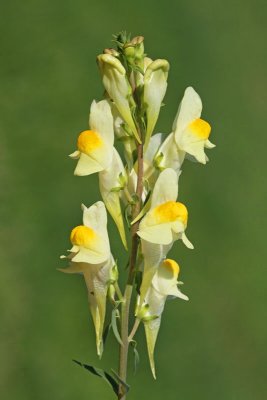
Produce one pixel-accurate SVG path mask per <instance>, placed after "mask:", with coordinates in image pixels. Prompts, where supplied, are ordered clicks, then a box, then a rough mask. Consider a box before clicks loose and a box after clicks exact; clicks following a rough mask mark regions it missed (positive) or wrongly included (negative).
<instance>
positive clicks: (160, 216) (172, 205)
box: [154, 201, 188, 225]
mask: <svg viewBox="0 0 267 400" xmlns="http://www.w3.org/2000/svg"><path fill="white" fill-rule="evenodd" d="M154 215H155V218H156V221H157V223H159V224H160V223H161V224H163V223H165V222H174V221H177V220H180V221H181V222H183V224H184V225H186V224H187V219H188V211H187V208H186V206H185V205H184V204H182V203H179V202H175V201H167V202H166V203H163V204H160V205H159V206H157V207H156V208H155V209H154Z"/></svg>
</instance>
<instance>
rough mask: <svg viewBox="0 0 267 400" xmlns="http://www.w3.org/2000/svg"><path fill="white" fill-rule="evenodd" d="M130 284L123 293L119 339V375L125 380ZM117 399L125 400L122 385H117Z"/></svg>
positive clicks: (131, 288)
mask: <svg viewBox="0 0 267 400" xmlns="http://www.w3.org/2000/svg"><path fill="white" fill-rule="evenodd" d="M132 290H133V287H132V285H126V289H125V294H124V302H123V303H122V306H121V340H122V343H123V345H122V346H120V368H119V376H120V378H121V379H122V380H123V381H124V382H126V378H127V361H128V349H129V342H128V329H129V309H130V304H131V297H132ZM118 399H120V400H125V399H126V393H125V388H124V386H123V385H121V384H120V385H119V393H118Z"/></svg>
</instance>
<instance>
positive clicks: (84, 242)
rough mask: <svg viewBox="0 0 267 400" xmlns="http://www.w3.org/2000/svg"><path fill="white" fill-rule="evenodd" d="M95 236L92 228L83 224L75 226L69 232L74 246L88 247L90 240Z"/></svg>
mask: <svg viewBox="0 0 267 400" xmlns="http://www.w3.org/2000/svg"><path fill="white" fill-rule="evenodd" d="M95 237H96V234H95V232H94V231H93V229H91V228H88V227H87V226H84V225H79V226H76V227H75V228H74V229H72V231H71V234H70V240H71V243H72V244H73V245H74V246H75V245H76V246H82V247H86V248H90V244H91V242H92V240H94V239H95Z"/></svg>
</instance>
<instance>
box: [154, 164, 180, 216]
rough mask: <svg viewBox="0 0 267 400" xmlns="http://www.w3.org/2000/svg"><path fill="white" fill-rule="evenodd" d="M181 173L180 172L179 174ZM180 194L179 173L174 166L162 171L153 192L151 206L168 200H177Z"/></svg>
mask: <svg viewBox="0 0 267 400" xmlns="http://www.w3.org/2000/svg"><path fill="white" fill-rule="evenodd" d="M179 175H180V174H179ZM177 196H178V175H177V173H176V172H175V171H174V170H173V169H172V168H166V169H165V170H164V171H162V172H161V173H160V175H159V177H158V179H157V181H156V183H155V187H154V190H153V193H152V202H151V208H154V207H156V206H158V205H160V204H162V203H166V202H167V201H176V199H177Z"/></svg>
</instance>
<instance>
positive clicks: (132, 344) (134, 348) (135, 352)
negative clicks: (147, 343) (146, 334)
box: [131, 340, 140, 375]
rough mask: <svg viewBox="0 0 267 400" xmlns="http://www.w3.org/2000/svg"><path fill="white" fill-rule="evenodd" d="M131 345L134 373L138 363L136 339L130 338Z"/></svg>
mask: <svg viewBox="0 0 267 400" xmlns="http://www.w3.org/2000/svg"><path fill="white" fill-rule="evenodd" d="M131 346H132V348H133V353H134V375H135V374H136V371H137V368H138V365H139V363H140V356H139V353H138V351H137V342H136V340H132V341H131Z"/></svg>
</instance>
